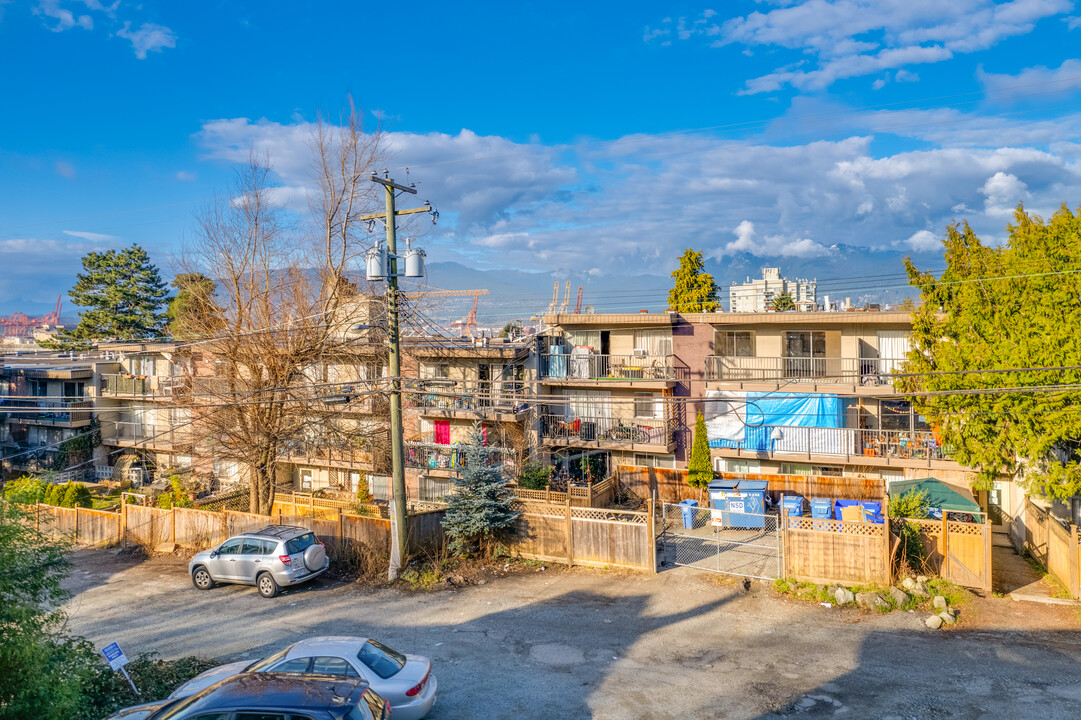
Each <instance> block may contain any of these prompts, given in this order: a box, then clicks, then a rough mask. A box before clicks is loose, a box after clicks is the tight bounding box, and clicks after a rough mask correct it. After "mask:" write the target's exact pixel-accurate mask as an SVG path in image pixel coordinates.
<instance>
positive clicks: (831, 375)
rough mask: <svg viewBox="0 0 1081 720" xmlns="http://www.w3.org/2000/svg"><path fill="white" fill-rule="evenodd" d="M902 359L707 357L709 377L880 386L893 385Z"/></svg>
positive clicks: (736, 380)
mask: <svg viewBox="0 0 1081 720" xmlns="http://www.w3.org/2000/svg"><path fill="white" fill-rule="evenodd" d="M904 362H905V360H904V359H903V358H843V357H828V358H795V357H723V356H720V355H710V356H708V357H706V380H717V381H722V382H741V381H742V382H748V381H749V382H756V381H777V380H784V381H786V382H788V383H800V382H803V383H814V384H818V385H822V384H841V385H857V386H863V387H880V386H883V385H891V384H892V383H893V376H894V374H896V373H899V372H901V367H902V365H903V364H904Z"/></svg>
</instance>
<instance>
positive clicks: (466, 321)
mask: <svg viewBox="0 0 1081 720" xmlns="http://www.w3.org/2000/svg"><path fill="white" fill-rule="evenodd" d="M472 293H473V309H472V310H470V311H469V314H468V315H466V316H465V317H464V318H462V319H461V320H455V321H454V322H452V323H451V324H450V326H451V328H452V329H453V328H458V329H459V330H462V331H463V332H462V335H463V336H464V335H469V337H471V338H475V337H476V336H477V301H478V300H479V299H480V296H481V295H487V294H488V291H487V290H473V291H472Z"/></svg>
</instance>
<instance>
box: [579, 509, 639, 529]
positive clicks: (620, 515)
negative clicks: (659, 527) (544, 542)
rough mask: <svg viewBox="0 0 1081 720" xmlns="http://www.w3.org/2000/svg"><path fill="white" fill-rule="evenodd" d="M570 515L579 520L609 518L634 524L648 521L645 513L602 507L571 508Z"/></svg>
mask: <svg viewBox="0 0 1081 720" xmlns="http://www.w3.org/2000/svg"><path fill="white" fill-rule="evenodd" d="M571 517H572V518H578V519H580V520H611V521H614V522H624V523H632V524H634V525H645V524H646V523H647V522H649V515H648V514H647V513H641V512H633V511H629V510H605V509H603V508H571Z"/></svg>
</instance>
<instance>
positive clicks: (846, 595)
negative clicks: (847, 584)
mask: <svg viewBox="0 0 1081 720" xmlns="http://www.w3.org/2000/svg"><path fill="white" fill-rule="evenodd" d="M833 597H834V598H835V599H836V600H837V604H838V605H848V604H849V603H852V602H855V601H856V596H855V595H853V594H852V591H851V590H849V589H848V588H843V587H839V588H837V592H835V593H834V594H833Z"/></svg>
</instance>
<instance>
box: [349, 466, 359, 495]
mask: <svg viewBox="0 0 1081 720" xmlns="http://www.w3.org/2000/svg"><path fill="white" fill-rule="evenodd" d="M358 487H360V472H359V471H357V470H350V471H349V492H356V491H357V488H358Z"/></svg>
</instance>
